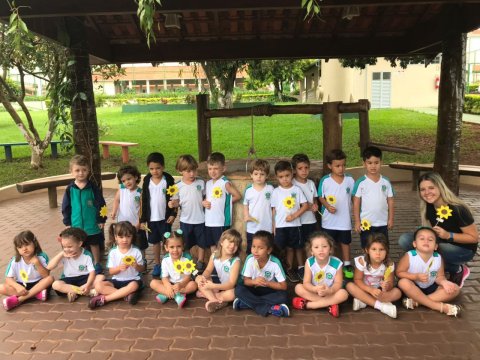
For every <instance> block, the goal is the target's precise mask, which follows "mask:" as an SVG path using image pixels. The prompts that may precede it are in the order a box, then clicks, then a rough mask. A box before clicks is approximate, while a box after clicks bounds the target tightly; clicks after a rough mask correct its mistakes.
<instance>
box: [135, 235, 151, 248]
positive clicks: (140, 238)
mask: <svg viewBox="0 0 480 360" xmlns="http://www.w3.org/2000/svg"><path fill="white" fill-rule="evenodd" d="M134 245H135V246H136V247H138V248H139V249H140V250H145V249H147V248H148V240H147V232H146V231H145V230H138V231H137V241H135V244H134Z"/></svg>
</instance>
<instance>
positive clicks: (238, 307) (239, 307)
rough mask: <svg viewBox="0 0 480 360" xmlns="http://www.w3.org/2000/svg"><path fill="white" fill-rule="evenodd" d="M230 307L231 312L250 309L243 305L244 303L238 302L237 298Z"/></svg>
mask: <svg viewBox="0 0 480 360" xmlns="http://www.w3.org/2000/svg"><path fill="white" fill-rule="evenodd" d="M232 307H233V310H242V309H250V306H248V305H247V304H245V303H244V302H243V301H242V300H240V299H239V298H235V300H233V304H232Z"/></svg>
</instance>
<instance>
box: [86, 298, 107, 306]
mask: <svg viewBox="0 0 480 360" xmlns="http://www.w3.org/2000/svg"><path fill="white" fill-rule="evenodd" d="M103 305H105V295H97V296H94V297H92V298H91V299H90V301H89V302H88V307H89V308H90V309H95V308H96V307H100V306H103Z"/></svg>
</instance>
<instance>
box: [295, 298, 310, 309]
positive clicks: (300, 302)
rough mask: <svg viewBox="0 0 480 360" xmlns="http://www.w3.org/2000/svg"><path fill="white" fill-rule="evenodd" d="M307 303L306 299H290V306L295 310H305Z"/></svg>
mask: <svg viewBox="0 0 480 360" xmlns="http://www.w3.org/2000/svg"><path fill="white" fill-rule="evenodd" d="M307 302H308V300H307V299H304V298H302V297H298V296H297V297H294V298H293V299H292V306H293V308H294V309H297V310H305V309H306V308H307Z"/></svg>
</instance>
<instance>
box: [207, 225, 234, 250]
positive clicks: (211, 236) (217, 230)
mask: <svg viewBox="0 0 480 360" xmlns="http://www.w3.org/2000/svg"><path fill="white" fill-rule="evenodd" d="M228 229H230V227H229V226H205V248H207V247H210V246H216V245H217V244H218V240H220V236H222V234H223V232H224V231H225V230H228Z"/></svg>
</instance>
